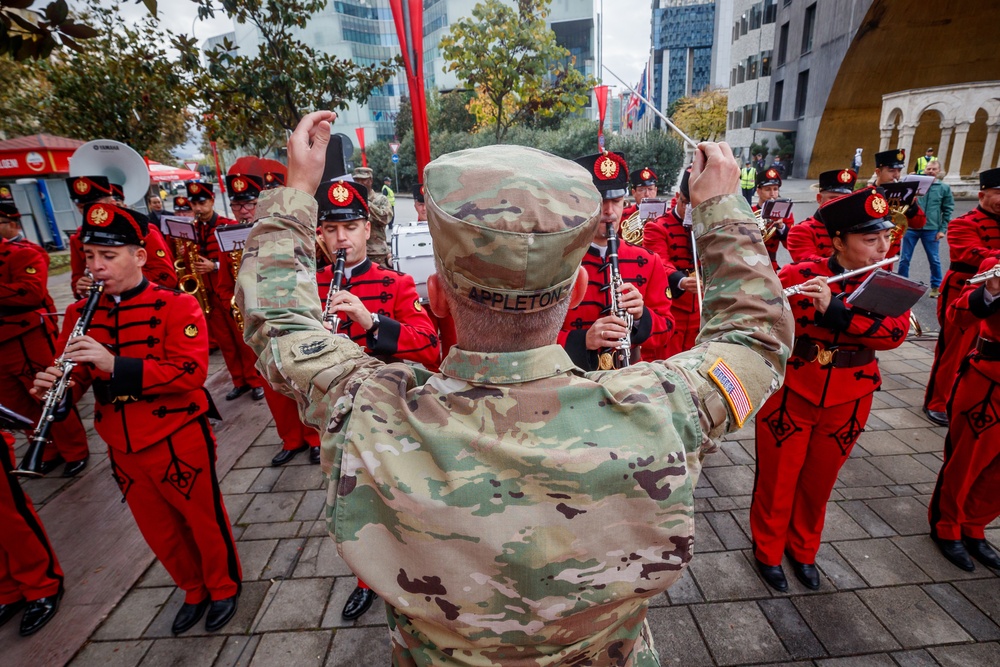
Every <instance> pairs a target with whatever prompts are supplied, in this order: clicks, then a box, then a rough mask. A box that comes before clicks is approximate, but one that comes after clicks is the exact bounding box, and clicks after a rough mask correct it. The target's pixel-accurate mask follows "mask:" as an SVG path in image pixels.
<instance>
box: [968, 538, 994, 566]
mask: <svg viewBox="0 0 1000 667" xmlns="http://www.w3.org/2000/svg"><path fill="white" fill-rule="evenodd" d="M962 544H964V545H965V550H966V551H967V552H968V553H969V555H970V556H972V557H973V558H975V559H976V560H978V561H979V562H980V563H982V564H983V565H985V566H987V567H992V568H993V569H994V570H1000V556H997V552H996V551H993V547H991V546H990V543H989V542H987V541H986V540H974V539H972V538H971V537H963V538H962Z"/></svg>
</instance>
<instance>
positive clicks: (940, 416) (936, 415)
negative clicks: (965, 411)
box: [924, 408, 948, 426]
mask: <svg viewBox="0 0 1000 667" xmlns="http://www.w3.org/2000/svg"><path fill="white" fill-rule="evenodd" d="M924 414H925V415H927V418H928V419H930V420H931V421H932V422H934V423H935V424H937V425H938V426H947V425H948V413H947V412H937V411H936V410H928V409H927V408H924Z"/></svg>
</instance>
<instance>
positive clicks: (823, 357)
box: [792, 338, 875, 368]
mask: <svg viewBox="0 0 1000 667" xmlns="http://www.w3.org/2000/svg"><path fill="white" fill-rule="evenodd" d="M792 354H793V355H794V356H796V357H799V358H800V359H805V360H806V361H810V362H812V361H817V362H819V365H820V366H832V367H833V368H857V367H858V366H867V365H868V364H870V363H871V362H873V361H875V350H872V349H869V348H867V347H865V348H861V349H860V350H847V349H844V348H842V347H829V348H828V347H825V346H824V345H822V344H821V343H816V342H814V341H811V340H809V339H808V338H800V339H799V340H797V341H795V347H793V348H792Z"/></svg>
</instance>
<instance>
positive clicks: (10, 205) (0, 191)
mask: <svg viewBox="0 0 1000 667" xmlns="http://www.w3.org/2000/svg"><path fill="white" fill-rule="evenodd" d="M0 215H2V216H3V217H5V218H10V219H11V220H18V219H20V217H21V212H20V211H18V210H17V204H15V203H14V195H13V194H11V192H10V189H9V188H8V187H7V186H5V185H0Z"/></svg>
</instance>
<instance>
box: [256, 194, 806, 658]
mask: <svg viewBox="0 0 1000 667" xmlns="http://www.w3.org/2000/svg"><path fill="white" fill-rule="evenodd" d="M258 211H259V212H260V213H259V215H260V219H259V221H258V223H257V225H256V226H255V228H254V231H253V232H252V233H251V235H250V238H249V239H248V241H247V244H246V248H245V251H244V254H243V266H242V269H241V270H240V278H239V293H238V296H237V299H238V301H239V305H240V308H241V309H242V311H243V313H244V319H245V322H246V329H245V336H246V339H247V342H248V343H249V344H250V345H251V346H252V347H253V348H254V350H255V351H256V352H257V353H258V354H259V355H260V361H259V363H258V367H259V368H260V370H261V371H262V372H263V373H264V374H265V376H266V377H267V378H268V379H269V380H270V382H271V383H273V384H274V385H276V386H277V387H278V388H279V389H281V390H282V391H284V392H286V393H288V394H289V395H290V396H292V397H293V398H295V399H296V400H297V401H298V404H299V406H300V411H301V413H302V415H303V418H304V419H305V421H306V422H307V423H309V424H311V425H313V426H315V427H317V428H318V429H319V430H320V433H321V435H322V459H323V470H324V472H325V473H326V474H327V475H329V480H330V481H329V488H328V493H327V508H326V517H327V522H328V527H329V531H330V534H331V536H332V537H333V539H334V540H335V541H336V543H337V546H338V550H339V553H340V554H341V555H342V557H343V558H344V559H345V561H346V562H347V563H348V565H349V566H350V567H351V569H353V570H354V571H355V572H356V573H357V574H358V575H359V576H361V577H362V578H363V579H364V580H365V581H366V582H367V583H368V584H370V585H371V587H372V588H373V589H375V590H376V591H377V592H378V593H379V594H380V595H381V596H382V597H383V599H384V600H385V602H386V608H387V613H388V616H389V625H390V628H391V637H392V644H393V664H394V665H476V666H487V665H488V666H501V665H513V664H517V665H530V666H533V667H541V666H543V665H545V666H549V665H553V666H554V665H566V664H587V665H593V666H595V667H596V666H605V665H608V666H610V665H632V666H643V667H645V666H648V665H657V664H659V662H658V659H657V657H656V652H655V650H654V649H653V647H652V642H651V639H650V633H649V628H648V626H647V624H646V621H645V618H646V607H647V603H648V600H649V598H651V597H653V596H655V595H657V594H659V593H661V592H663V591H664V590H666V589H667V588H668V587H669V586H670V585H671V584H672V583H673V582H674V581H676V580H677V579H678V578H679V577H680V575H681V573H682V571H683V569H684V567H685V566H686V565H687V563H688V562H689V561H690V559H691V555H692V549H693V543H694V495H693V492H694V487H695V484H696V482H697V478H698V475H699V473H700V470H701V459H702V457H703V456H704V454H705V453H707V452H709V451H711V449H712V448H713V444H712V440H711V439H713V438H717V437H719V436H721V435H723V434H724V433H726V432H728V431H732V430H735V429H737V428H738V427H739V426H740V425H741V424H742V423H743V422H744V421H745V420H746V419H749V416H750V414H752V412H753V411H754V410H756V409H757V408H758V407H759V406H760V405H762V404H763V402H764V400H765V399H766V398H767V397H768V396H769V395H770V394H771V393H773V392H774V391H776V390H777V389H778V387H779V385H780V384H781V381H782V378H783V375H784V370H785V361H786V359H787V357H788V354H789V346H790V345H791V342H792V331H793V322H792V321H791V318H790V317H789V315H788V302H787V301H786V300H785V299H784V298H783V296H782V293H781V285H780V284H779V283H778V280H777V278H776V276H775V275H774V272H773V271H772V270H771V267H770V262H769V260H768V256H767V253H766V250H765V249H764V245H763V243H762V242H761V238H760V233H759V230H758V228H757V226H756V224H755V223H754V221H753V217H752V215H751V213H750V210H749V207H748V206H747V205H746V202H745V200H743V198H742V197H740V196H739V195H730V196H725V197H719V198H716V199H713V200H711V201H709V202H706V203H704V204H702V205H701V206H699V207H698V208H696V209H695V211H694V222H695V232H696V234H697V235H698V236H699V237H700V239H699V241H698V248H699V256H700V257H701V260H702V266H703V268H704V272H705V279H706V287H707V291H706V296H705V318H706V319H705V322H706V324H705V328H704V329H703V330H702V332H701V334H700V336H699V339H698V345H696V346H695V347H694V348H693V349H692V350H690V351H688V352H685V353H683V354H680V355H678V356H675V357H673V358H672V359H670V360H668V361H661V362H655V363H641V364H637V365H635V366H632V367H629V368H627V369H624V370H619V371H610V372H593V373H584V372H583V371H581V370H579V369H577V368H576V367H574V366H573V364H572V362H571V361H570V359H569V357H568V356H567V355H566V353H565V352H564V351H563V349H562V348H560V347H559V346H557V345H552V346H549V347H545V348H541V349H535V350H529V351H526V352H518V353H503V354H500V353H497V354H485V353H471V352H467V351H464V350H461V349H458V348H455V347H453V348H452V350H451V352H450V353H449V355H448V357H447V358H446V360H445V362H444V363H443V365H442V367H441V372H440V373H438V374H430V373H428V372H426V371H423V370H419V369H416V368H413V367H410V366H406V365H402V364H391V365H384V364H382V363H381V362H379V361H377V360H374V359H372V358H370V357H367V356H365V354H364V353H363V352H362V350H361V348H359V347H358V346H357V345H355V344H354V343H353V342H351V341H348V340H344V339H341V338H336V337H333V336H331V335H330V334H329V333H328V332H327V331H326V330H325V329H324V328H323V325H322V324H321V321H320V317H321V303H320V301H319V298H318V296H317V291H316V283H315V278H314V276H315V273H316V272H315V258H314V256H313V255H314V252H315V238H314V237H315V232H314V230H315V224H316V203H315V200H314V199H313V198H312V197H311V196H309V195H306V194H304V193H301V192H298V191H296V190H292V189H288V188H279V189H276V190H271V191H267V192H265V193H263V194H262V196H261V199H260V203H259V204H258ZM713 378H714V379H713ZM721 387H725V388H726V390H725V391H723V390H722V389H721Z"/></svg>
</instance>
